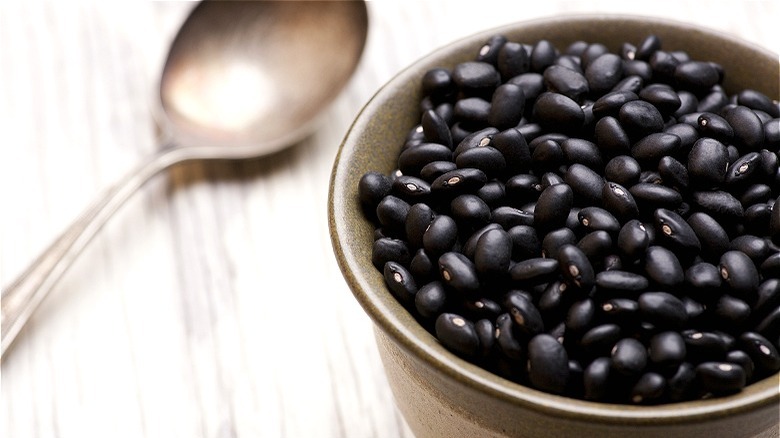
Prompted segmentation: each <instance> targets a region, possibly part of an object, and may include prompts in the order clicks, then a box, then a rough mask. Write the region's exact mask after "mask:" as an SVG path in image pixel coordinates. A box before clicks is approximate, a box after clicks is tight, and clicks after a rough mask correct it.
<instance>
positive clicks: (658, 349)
mask: <svg viewBox="0 0 780 438" xmlns="http://www.w3.org/2000/svg"><path fill="white" fill-rule="evenodd" d="M648 353H649V357H650V362H652V363H654V364H656V365H658V366H660V367H661V368H666V369H668V368H677V367H678V366H679V365H680V364H682V362H683V361H684V360H685V357H686V354H687V351H686V349H685V340H684V339H683V337H682V335H680V333H678V332H675V331H665V332H660V333H658V334H656V335H654V336H653V337H652V338H651V339H650V345H649V347H648Z"/></svg>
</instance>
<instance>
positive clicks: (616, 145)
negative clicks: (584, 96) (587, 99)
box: [594, 104, 631, 156]
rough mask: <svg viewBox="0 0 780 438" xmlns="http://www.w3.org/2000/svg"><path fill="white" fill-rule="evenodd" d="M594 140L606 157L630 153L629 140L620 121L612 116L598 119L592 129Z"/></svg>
mask: <svg viewBox="0 0 780 438" xmlns="http://www.w3.org/2000/svg"><path fill="white" fill-rule="evenodd" d="M595 109H596V107H595V104H594V110H595ZM594 139H595V141H596V144H597V145H598V146H599V149H601V150H602V151H603V152H604V153H605V154H606V155H607V156H617V155H627V154H628V153H630V151H631V139H630V138H629V136H628V134H627V133H626V131H625V130H624V129H623V127H622V126H621V125H620V121H618V119H617V118H615V117H613V116H605V117H602V118H599V119H598V121H597V122H596V125H595V127H594Z"/></svg>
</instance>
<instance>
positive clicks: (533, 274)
mask: <svg viewBox="0 0 780 438" xmlns="http://www.w3.org/2000/svg"><path fill="white" fill-rule="evenodd" d="M509 274H510V276H511V277H512V280H514V281H516V282H520V283H527V284H542V283H547V282H548V281H550V280H553V279H554V278H555V277H556V276H557V274H558V260H556V259H550V258H542V257H534V258H529V259H526V260H523V261H520V262H517V263H515V264H514V265H512V267H511V268H509Z"/></svg>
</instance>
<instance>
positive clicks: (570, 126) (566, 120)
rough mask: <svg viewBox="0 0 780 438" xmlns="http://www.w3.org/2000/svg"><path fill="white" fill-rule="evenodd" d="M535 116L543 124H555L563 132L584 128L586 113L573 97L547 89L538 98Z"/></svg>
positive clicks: (535, 104) (535, 105) (550, 125)
mask: <svg viewBox="0 0 780 438" xmlns="http://www.w3.org/2000/svg"><path fill="white" fill-rule="evenodd" d="M533 111H534V116H535V118H536V119H537V120H538V121H539V124H541V125H542V126H549V127H552V126H555V127H556V128H557V129H559V130H561V131H563V132H574V131H577V130H579V129H580V128H582V125H583V123H584V122H585V113H583V111H582V108H581V107H580V105H579V104H578V103H577V102H575V101H574V100H573V99H571V98H569V97H567V96H565V95H563V94H559V93H553V92H549V91H546V92H544V93H542V94H540V95H539V97H537V98H536V102H535V103H534V109H533Z"/></svg>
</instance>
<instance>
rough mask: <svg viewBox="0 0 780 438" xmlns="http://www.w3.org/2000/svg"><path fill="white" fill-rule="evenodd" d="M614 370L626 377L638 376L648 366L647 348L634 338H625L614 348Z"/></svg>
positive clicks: (612, 362)
mask: <svg viewBox="0 0 780 438" xmlns="http://www.w3.org/2000/svg"><path fill="white" fill-rule="evenodd" d="M611 365H612V369H614V370H615V371H617V372H618V373H620V374H623V375H626V376H636V375H639V374H640V373H641V372H642V371H644V369H645V367H646V366H647V348H645V346H644V345H642V343H641V342H639V341H637V340H636V339H634V338H623V339H621V340H619V341H618V342H617V343H616V344H615V346H614V347H613V348H612V352H611Z"/></svg>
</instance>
